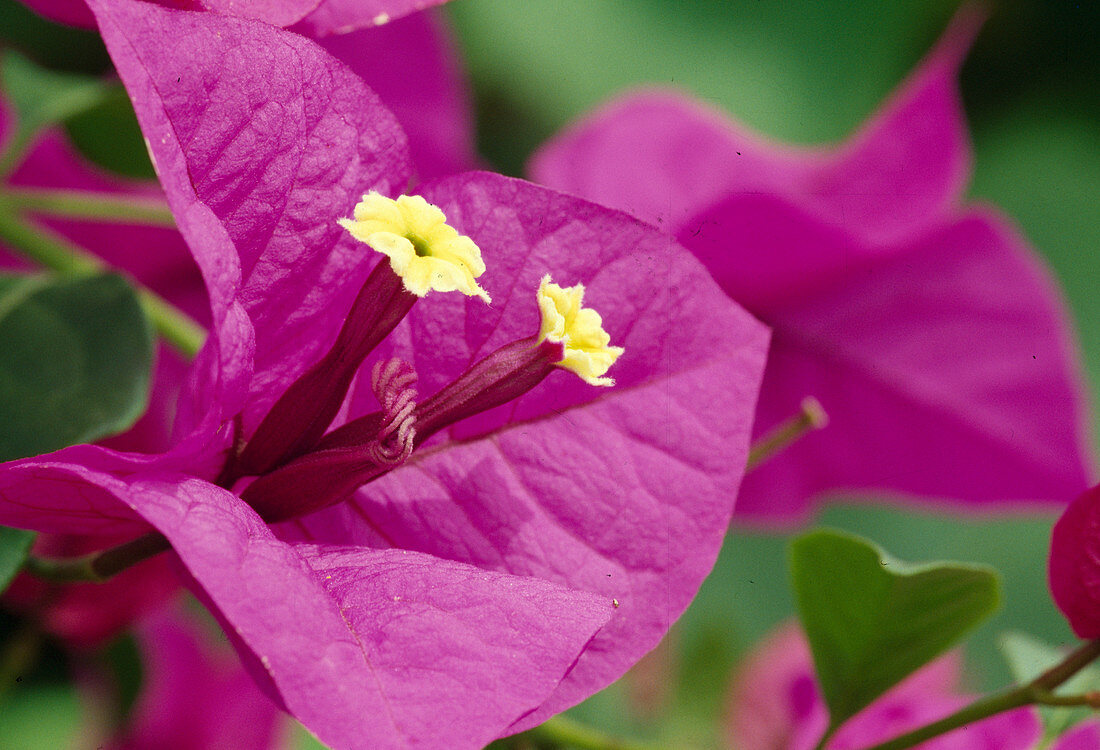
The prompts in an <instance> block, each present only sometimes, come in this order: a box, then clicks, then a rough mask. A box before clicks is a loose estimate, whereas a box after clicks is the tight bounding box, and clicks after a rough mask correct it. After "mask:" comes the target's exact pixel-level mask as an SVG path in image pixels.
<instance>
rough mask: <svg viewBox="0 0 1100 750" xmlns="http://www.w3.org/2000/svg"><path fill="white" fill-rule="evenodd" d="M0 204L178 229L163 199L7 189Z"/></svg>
mask: <svg viewBox="0 0 1100 750" xmlns="http://www.w3.org/2000/svg"><path fill="white" fill-rule="evenodd" d="M0 202H2V203H3V204H6V205H5V207H8V208H13V209H15V210H16V211H33V212H35V213H41V214H50V215H52V216H66V217H70V218H74V219H84V220H86V221H103V222H111V223H116V224H123V223H124V224H144V225H150V226H158V227H171V228H174V227H175V226H176V222H175V219H174V218H173V217H172V212H171V211H170V210H168V206H167V205H166V204H165V203H164V201H162V200H157V199H155V198H141V197H137V196H120V195H107V194H105V193H96V192H90V191H85V190H42V189H33V188H11V187H9V188H4V189H3V190H2V191H0Z"/></svg>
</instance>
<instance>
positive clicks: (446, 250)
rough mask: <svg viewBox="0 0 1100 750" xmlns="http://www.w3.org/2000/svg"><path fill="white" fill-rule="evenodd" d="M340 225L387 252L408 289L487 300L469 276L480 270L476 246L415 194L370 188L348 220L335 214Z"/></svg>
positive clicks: (481, 272) (483, 268)
mask: <svg viewBox="0 0 1100 750" xmlns="http://www.w3.org/2000/svg"><path fill="white" fill-rule="evenodd" d="M340 226H342V227H343V228H344V229H346V230H348V231H349V232H351V235H352V237H354V238H355V239H357V240H359V241H360V242H365V243H367V244H368V245H370V246H371V247H372V248H374V249H375V250H377V251H378V252H380V253H382V254H384V255H386V256H388V257H389V259H390V268H392V269H393V272H394V273H396V274H397V275H398V276H400V277H401V279H402V281H403V282H404V284H405V289H407V290H408V291H409V292H411V293H412V294H415V295H416V296H418V297H423V296H424V295H425V294H427V293H428V292H430V291H433V290H434V291H437V292H453V291H456V290H457V291H460V292H462V293H463V294H465V295H467V296H470V297H481V298H482V299H483V300H485V301H486V302H489V294H488V292H486V291H485V290H484V289H482V288H481V287H480V286H478V284H477V282H476V281H474V279H476V278H477V277H479V276H481V274H483V273H485V263H484V262H483V261H482V260H481V249H480V248H478V246H477V245H475V244H474V241H473V240H471V239H470V238H469V237H467V236H465V235H462V234H459V233H458V230H456V229H455V228H454V227H452V226H450V225H449V224H447V217H446V216H444V215H443V212H442V211H440V210H439V208H438V207H436V206H433V205H432V204H431V203H428V202H427V201H426V200H424V199H423V198H421V197H420V196H419V195H402V196H400V197H399V198H398V199H397V200H393V199H391V198H387V197H386V196H384V195H380V194H379V193H376V192H374V191H371V192H369V193H367V194H366V195H364V196H363V200H361V201H359V203H358V204H357V205H356V206H355V218H354V220H352V219H340Z"/></svg>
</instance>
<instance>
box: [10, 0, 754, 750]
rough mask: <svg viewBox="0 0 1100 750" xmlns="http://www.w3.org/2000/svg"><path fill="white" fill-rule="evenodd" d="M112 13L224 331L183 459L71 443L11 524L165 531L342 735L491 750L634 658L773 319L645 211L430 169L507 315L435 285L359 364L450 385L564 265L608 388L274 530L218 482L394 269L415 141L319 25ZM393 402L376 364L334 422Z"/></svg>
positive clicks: (711, 517) (186, 407)
mask: <svg viewBox="0 0 1100 750" xmlns="http://www.w3.org/2000/svg"><path fill="white" fill-rule="evenodd" d="M93 7H94V8H95V10H96V13H97V15H98V18H99V25H100V29H101V31H102V33H103V35H104V38H105V40H106V42H107V45H108V49H109V51H110V52H111V55H112V57H113V59H114V61H115V64H116V66H117V68H118V70H119V73H120V75H121V77H122V79H123V82H124V83H125V84H126V86H127V89H128V91H129V92H130V95H131V98H132V99H133V101H134V105H135V110H136V112H137V114H138V119H139V122H140V123H141V126H142V129H143V131H144V133H145V136H146V138H147V140H148V142H149V144H150V149H151V153H152V155H153V159H154V162H155V164H156V167H157V169H158V174H159V175H160V179H161V182H162V185H163V187H164V189H165V193H166V196H167V199H168V203H169V205H170V207H171V208H172V211H173V213H174V215H175V217H176V220H177V224H178V226H179V229H180V231H181V233H182V234H183V236H184V238H185V239H186V240H187V242H188V244H189V246H190V247H191V250H192V252H193V253H194V255H195V258H196V261H197V262H198V265H199V267H200V268H201V270H202V273H203V277H204V279H205V282H206V285H207V288H208V291H209V298H210V318H211V320H212V330H211V334H210V337H209V339H208V342H207V344H206V346H205V347H204V349H203V351H202V352H201V353H200V354H199V356H198V358H197V359H196V361H195V363H194V365H193V368H192V371H191V375H190V379H189V387H188V390H187V393H186V395H185V398H184V399H183V400H182V402H181V407H180V418H179V420H178V422H177V425H176V441H175V443H174V445H173V446H172V447H171V449H170V450H168V451H167V452H165V453H161V454H152V455H141V454H134V453H119V452H114V451H111V450H108V449H104V448H100V447H95V446H77V447H74V448H70V449H67V450H64V451H59V452H57V453H55V454H52V455H49V456H43V457H39V458H36V459H29V460H25V461H20V462H13V463H10V464H7V465H5V466H4V467H2V469H0V523H7V524H11V525H16V526H24V527H29V528H37V529H47V530H53V531H74V532H83V533H88V532H92V531H95V532H100V533H114V534H132V535H136V534H140V533H143V532H146V531H148V530H149V528H150V526H151V527H153V528H155V529H156V530H157V531H159V532H160V533H162V534H164V535H165V536H166V537H167V538H168V540H169V541H170V542H171V544H172V546H173V548H174V550H175V552H176V554H177V555H178V557H179V561H180V563H181V572H183V573H184V575H185V576H187V577H188V578H190V579H192V580H191V586H192V589H193V590H194V591H195V592H196V593H197V594H198V595H199V597H200V598H201V599H203V600H204V602H206V603H207V605H208V606H209V607H210V608H211V610H212V611H213V612H214V613H215V615H216V616H217V617H219V618H220V619H221V620H222V622H223V624H224V626H225V628H226V631H227V633H229V634H230V637H231V638H232V639H233V640H234V641H235V642H236V643H237V645H238V647H239V649H240V650H241V652H242V656H243V658H244V661H245V664H246V667H247V668H248V669H249V671H250V672H251V674H252V675H253V677H254V678H256V680H257V681H258V682H259V683H260V685H261V687H262V688H263V689H264V690H265V691H266V692H267V693H268V694H269V695H270V696H271V697H272V698H273V699H275V700H276V701H277V702H279V703H280V704H281V705H283V706H285V707H286V708H287V710H289V711H290V712H291V713H292V714H293V715H294V716H296V717H297V718H299V719H300V720H301V721H302V722H303V723H304V724H305V725H306V726H307V727H309V728H310V729H311V730H312V731H313V732H314V733H316V734H317V735H318V736H319V737H320V738H321V739H322V740H323V741H325V742H327V743H329V744H332V745H334V746H337V747H349V748H354V747H372V748H373V747H403V746H426V747H436V746H461V747H466V746H468V747H478V746H481V745H483V744H485V743H486V742H488V741H490V740H491V739H493V738H495V737H498V736H501V735H502V734H505V733H508V732H511V731H517V730H519V729H522V728H525V727H528V726H532V725H534V724H536V723H539V722H540V721H542V720H543V719H545V718H546V717H547V716H549V715H552V714H553V713H556V712H558V711H560V710H562V709H564V708H566V707H568V706H570V705H573V704H574V703H576V702H578V701H579V700H581V699H583V698H584V697H586V696H588V695H589V694H591V693H592V692H594V691H595V690H598V689H600V688H602V687H603V686H605V685H607V684H608V683H610V682H611V681H613V680H614V679H616V678H617V677H618V676H619V675H621V674H622V672H623V671H625V669H626V668H627V667H628V666H629V665H630V664H632V663H633V662H634V661H636V660H637V659H638V658H639V657H640V656H641V655H642V654H644V653H645V652H646V651H648V650H649V649H651V648H652V647H653V646H654V645H656V643H657V642H658V640H659V639H660V638H661V636H662V635H663V634H664V633H665V631H666V630H667V628H668V627H669V625H670V623H671V622H672V621H673V620H674V619H675V618H676V617H678V616H679V614H680V613H681V612H682V611H683V610H684V608H685V607H686V606H687V604H688V602H689V601H690V599H691V597H692V596H693V595H694V593H695V590H696V589H697V588H698V586H699V583H700V582H701V581H702V579H703V577H704V576H705V575H706V574H707V572H708V571H709V570H710V567H711V565H712V564H713V561H714V558H715V556H716V554H717V552H718V549H719V547H720V545H721V542H722V539H723V537H724V529H725V527H726V525H727V524H728V521H729V518H730V514H731V512H732V508H733V499H734V497H735V496H736V494H737V491H738V488H739V484H740V480H741V475H742V472H743V467H744V461H745V456H746V453H747V444H748V438H749V433H750V429H751V419H752V412H753V409H754V406H755V398H756V393H757V389H758V388H759V383H760V378H761V376H762V369H763V361H764V356H765V350H766V346H767V340H768V336H767V332H766V330H765V329H764V327H763V326H762V325H760V324H759V323H758V322H757V321H755V320H754V319H753V318H752V317H751V316H750V315H749V314H748V313H746V312H745V311H744V310H742V309H741V308H740V307H738V306H737V305H736V304H735V303H733V302H732V301H730V300H729V298H728V297H727V296H726V295H725V294H724V293H723V292H722V291H721V290H720V289H719V288H718V287H717V286H716V285H715V284H714V283H713V281H712V280H711V279H710V278H709V276H708V275H707V273H706V271H705V269H703V267H702V266H701V265H700V264H699V263H698V261H696V260H695V259H694V258H692V257H691V255H690V254H689V253H687V252H686V251H684V250H683V249H682V248H680V247H679V246H678V245H676V244H675V243H673V242H669V240H668V238H667V237H665V236H664V235H662V234H661V233H660V232H658V231H657V230H655V229H653V228H651V227H649V226H647V225H645V224H643V223H641V222H639V221H638V220H636V219H634V218H632V217H630V216H628V215H626V214H623V213H620V212H617V211H613V210H609V209H606V208H603V207H600V206H596V205H594V204H591V203H587V202H585V201H582V200H579V199H577V198H573V197H570V196H567V195H563V194H560V193H556V192H554V191H551V190H547V189H545V188H541V187H538V186H535V185H532V184H530V183H525V182H522V181H520V180H513V179H508V178H504V177H501V176H499V175H494V174H489V173H470V174H461V175H455V176H451V177H446V178H443V179H440V180H436V181H433V182H430V183H427V184H425V185H423V186H421V188H420V189H419V191H418V192H420V193H421V194H422V195H423V196H424V197H425V198H426V199H427V200H428V201H430V202H432V203H434V204H435V205H437V206H438V207H440V208H441V209H442V211H443V212H444V213H445V214H446V216H447V218H448V222H449V223H451V224H452V225H453V226H454V227H455V228H456V229H457V230H458V231H459V232H461V233H463V234H466V235H469V236H470V237H471V238H472V239H473V241H475V242H476V243H477V245H478V246H479V247H480V248H481V253H482V257H483V259H484V262H485V265H486V266H487V269H488V270H487V271H486V273H485V274H484V275H483V276H482V277H481V278H480V279H479V283H483V285H484V287H485V289H486V290H487V291H488V293H489V294H490V295H491V297H492V299H493V304H492V305H491V306H489V305H486V304H485V302H484V301H483V300H480V299H476V300H472V301H471V300H467V299H466V298H465V297H462V296H461V295H456V294H446V293H434V292H433V293H432V294H430V295H429V296H428V297H426V298H424V299H422V300H419V301H418V302H417V303H416V305H415V307H414V308H412V309H411V312H409V314H408V316H407V317H406V318H405V319H404V321H403V322H402V323H400V324H399V325H398V326H397V328H396V329H395V330H394V331H393V333H392V334H391V335H390V336H389V337H388V338H387V339H386V340H385V341H383V342H382V343H381V344H380V345H379V346H378V347H377V349H376V351H375V352H374V353H373V354H372V355H371V357H370V359H368V361H367V366H368V368H369V367H370V366H371V365H373V364H374V362H376V361H382V360H384V361H389V360H390V359H392V358H396V359H399V360H402V361H403V362H405V363H407V365H408V366H409V367H411V368H412V370H413V371H414V372H415V374H416V376H417V378H418V382H417V390H418V392H419V393H421V394H423V395H424V396H426V397H429V398H430V397H431V396H432V394H435V393H437V392H439V391H440V389H441V388H443V387H444V386H446V385H447V384H448V383H451V382H452V381H454V380H455V379H456V378H458V377H459V376H460V375H461V374H462V373H463V372H464V371H466V370H467V368H468V367H469V366H470V365H471V364H472V363H475V362H478V361H479V360H481V359H483V358H485V357H486V356H487V355H490V354H491V353H492V352H494V351H497V350H499V349H501V347H503V346H505V345H507V344H510V343H512V342H515V341H518V340H521V339H526V338H528V337H530V336H533V335H535V334H537V333H538V331H539V317H538V309H537V305H536V303H535V291H536V289H537V288H538V286H539V282H540V280H541V279H542V278H543V276H544V275H546V274H547V273H549V274H551V275H552V276H553V278H554V279H555V280H556V281H559V282H560V283H563V284H568V285H573V284H577V283H582V284H584V286H585V288H586V292H585V301H586V304H588V305H591V306H592V307H593V308H595V309H597V310H599V312H600V313H601V315H602V316H603V322H604V328H605V330H606V331H607V332H608V333H609V334H610V336H611V340H612V341H613V342H614V343H615V344H616V345H617V346H622V347H625V350H626V353H625V354H623V355H622V356H621V357H620V358H619V361H618V362H616V364H615V369H614V371H613V375H614V376H615V379H616V381H617V386H616V387H615V388H611V389H597V388H594V387H593V386H590V385H588V384H586V383H584V382H583V381H581V380H580V379H579V378H577V377H576V376H574V375H573V374H572V373H569V372H566V371H564V370H561V369H560V368H554V370H553V371H552V372H549V373H545V372H543V373H542V374H543V375H544V379H542V380H540V381H538V382H537V384H534V381H533V382H532V384H531V385H532V387H531V388H530V390H528V391H526V392H525V393H523V394H522V395H520V396H519V397H518V398H514V399H513V400H511V401H509V402H508V403H506V404H503V405H501V406H498V407H496V408H492V409H489V410H488V411H483V412H481V413H479V414H477V415H475V416H473V417H471V418H469V419H466V420H464V421H461V422H458V423H455V424H453V425H448V426H445V427H443V428H442V429H441V430H440V431H439V432H438V433H437V434H436V435H435V436H434V437H432V438H431V439H430V440H428V442H426V443H425V444H424V445H422V446H420V447H419V448H417V450H416V451H415V452H414V453H413V454H412V456H411V457H410V458H408V459H407V461H405V462H404V463H403V464H401V465H398V466H396V467H395V468H393V469H392V470H391V471H389V472H388V473H386V474H385V475H384V476H381V477H380V478H378V479H375V480H374V481H372V482H371V483H370V484H368V485H366V487H364V488H363V489H361V490H359V491H358V492H357V493H356V494H355V495H354V497H352V498H349V499H348V500H347V501H345V502H343V503H340V504H338V505H335V506H333V507H331V508H329V509H328V510H325V511H322V512H320V513H316V514H313V515H311V516H306V517H303V518H298V519H296V520H293V521H289V522H287V523H284V524H278V525H275V526H269V525H267V524H265V523H264V522H263V520H262V519H261V518H260V516H259V515H258V514H257V513H256V512H255V510H254V509H253V508H251V507H250V506H249V505H248V504H247V503H246V502H243V501H242V500H241V498H240V496H239V495H238V494H236V492H234V491H230V490H229V489H226V488H225V487H222V486H218V484H217V483H216V481H215V480H217V478H218V477H219V476H220V475H222V472H223V469H224V467H225V465H226V461H227V456H228V455H229V454H230V453H231V452H235V446H236V445H238V444H239V443H240V442H242V441H243V442H247V441H248V439H249V438H250V437H251V435H252V434H253V432H254V431H255V430H256V429H257V427H258V426H259V425H260V424H261V423H262V421H263V418H264V416H265V414H266V413H267V411H268V409H270V408H271V406H272V404H273V403H275V402H276V400H277V399H278V398H279V397H280V395H281V394H282V393H283V392H285V391H286V390H287V388H288V387H289V386H290V385H291V384H292V383H294V382H296V381H297V379H298V378H299V377H300V376H301V375H302V374H303V373H304V372H306V371H307V370H308V369H309V368H310V367H311V366H312V364H313V363H314V362H316V361H318V360H320V359H321V358H322V356H324V355H325V353H326V352H327V351H329V349H330V347H331V346H332V344H333V341H334V340H336V336H337V331H338V330H339V329H340V327H341V326H342V324H343V322H344V319H345V317H346V315H347V313H348V310H349V308H350V307H351V305H352V300H353V298H354V297H355V296H356V295H357V293H358V290H359V289H360V288H361V287H362V285H363V281H364V279H366V278H367V276H368V274H369V273H370V272H371V269H372V267H373V266H375V265H376V264H377V262H378V261H377V260H376V257H377V256H376V254H374V253H373V251H371V250H370V249H369V248H367V247H366V246H365V245H363V244H361V243H358V242H356V241H355V240H353V239H352V238H351V237H350V236H349V235H348V234H347V233H346V232H344V231H343V230H342V229H341V228H340V227H339V226H338V225H337V223H336V220H337V219H339V218H341V217H346V216H350V215H351V211H352V208H353V206H354V205H355V203H356V202H357V201H358V199H359V198H360V196H361V195H363V194H364V193H367V192H368V191H376V192H378V193H381V194H383V195H389V196H394V195H397V193H398V192H399V191H401V190H403V189H405V186H406V185H407V184H408V181H409V176H410V174H411V166H410V160H409V155H408V150H407V146H406V139H405V136H404V135H403V133H402V131H401V129H400V127H399V126H398V125H397V122H396V120H395V119H394V117H393V116H392V115H391V114H390V113H389V112H388V111H387V110H386V109H385V108H384V107H383V106H382V105H381V104H380V103H379V101H378V99H377V97H375V95H374V94H373V93H372V92H371V91H370V90H369V89H368V88H367V87H366V86H365V85H364V84H363V82H362V81H361V80H360V79H359V78H358V77H356V76H355V75H354V74H353V73H351V72H350V71H349V70H348V69H347V68H345V67H344V66H343V65H341V64H340V63H338V62H337V61H336V60H335V59H333V58H332V57H331V56H329V55H328V54H327V53H326V52H325V51H324V50H322V49H321V48H320V47H318V46H317V45H315V44H314V43H313V42H311V41H309V40H307V39H305V38H303V37H301V36H298V35H295V34H292V33H289V32H285V31H282V30H279V29H276V28H273V27H271V26H268V25H265V24H262V23H257V22H252V21H247V20H242V19H233V18H226V17H223V16H218V15H216V14H210V13H190V12H183V11H173V10H166V9H162V8H159V7H157V6H154V5H150V4H146V3H140V2H135V1H134V0H95V1H94V2H93ZM165 39H172V40H173V44H172V45H166V44H164V40H165ZM258 61H262V64H261V63H260V62H258ZM372 256H373V257H372ZM382 262H386V261H385V260H383V261H382ZM368 371H369V369H368ZM486 405H488V404H486ZM376 411H378V404H377V402H376V400H375V398H374V395H373V393H372V391H371V388H370V387H369V386H368V385H367V383H365V382H364V380H363V379H362V378H360V380H359V382H358V385H353V388H352V391H351V393H350V394H349V398H348V400H347V403H346V404H345V409H344V413H342V414H340V415H339V416H338V417H337V420H336V422H335V423H334V426H336V425H339V424H341V423H343V422H345V421H348V420H354V419H356V418H358V417H361V416H363V415H366V414H370V413H372V412H376ZM442 425H443V423H440V426H442ZM322 443H323V441H322ZM246 482H247V480H243V481H242V482H241V483H239V484H233V485H232V486H233V487H234V489H235V490H236V491H237V492H239V491H242V490H243V486H240V485H243V484H245V483H246ZM303 507H307V506H303Z"/></svg>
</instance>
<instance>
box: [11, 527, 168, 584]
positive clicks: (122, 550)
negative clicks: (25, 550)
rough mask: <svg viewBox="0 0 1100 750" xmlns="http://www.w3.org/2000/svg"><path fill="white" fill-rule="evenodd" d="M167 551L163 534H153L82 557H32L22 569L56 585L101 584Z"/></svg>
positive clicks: (166, 541)
mask: <svg viewBox="0 0 1100 750" xmlns="http://www.w3.org/2000/svg"><path fill="white" fill-rule="evenodd" d="M169 548H170V545H169V544H168V540H167V539H165V538H164V536H163V535H162V534H158V533H156V532H153V533H149V534H146V535H145V536H140V537H138V538H137V539H134V540H132V541H129V542H126V543H125V544H120V545H118V546H117V547H112V548H110V549H108V550H103V551H101V552H93V553H92V554H90V555H83V556H81V557H69V558H52V557H35V556H34V555H31V556H30V557H28V558H27V559H26V561H25V562H24V563H23V567H24V569H26V571H27V572H28V573H30V574H31V575H35V576H38V577H39V578H44V579H46V580H49V581H54V582H55V583H76V582H80V581H90V582H94V583H102V582H103V581H106V580H107V579H108V578H110V577H112V576H114V575H115V574H117V573H121V572H122V571H123V570H126V568H129V567H130V566H131V565H136V564H137V563H139V562H141V561H142V560H147V559H148V558H150V557H152V556H153V555H157V554H160V553H161V552H165V551H167V550H168V549H169Z"/></svg>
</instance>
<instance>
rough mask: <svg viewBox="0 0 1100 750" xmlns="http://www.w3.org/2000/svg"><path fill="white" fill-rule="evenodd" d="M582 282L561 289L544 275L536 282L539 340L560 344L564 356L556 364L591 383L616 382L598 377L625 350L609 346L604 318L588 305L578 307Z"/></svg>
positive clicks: (605, 383)
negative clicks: (540, 322) (537, 289)
mask: <svg viewBox="0 0 1100 750" xmlns="http://www.w3.org/2000/svg"><path fill="white" fill-rule="evenodd" d="M583 300H584V285H583V284H577V285H576V286H571V287H568V288H566V289H562V288H561V287H560V286H558V285H557V284H554V283H551V281H550V276H549V275H547V276H543V277H542V283H541V284H539V291H538V301H539V312H540V313H541V314H542V325H541V326H540V327H539V343H542V342H543V341H546V340H547V339H549V340H550V341H554V342H557V343H560V344H562V346H563V347H564V355H565V356H564V357H563V358H562V360H561V362H558V363H557V364H558V367H564V368H565V369H567V370H571V371H573V372H575V373H576V374H577V375H579V376H580V377H581V379H583V380H584V381H585V382H586V383H591V384H592V385H615V381H614V380H613V379H612V378H605V377H601V376H602V375H603V374H604V373H605V372H607V371H608V369H610V367H611V365H613V364H615V360H616V359H618V358H619V355H621V354H622V353H623V351H625V350H624V349H623V348H622V347H621V346H608V344H610V343H611V336H610V335H608V333H607V332H606V331H605V330H604V329H603V319H602V318H601V317H600V314H599V313H598V312H596V311H595V310H593V309H592V308H590V307H581V303H582V301H583Z"/></svg>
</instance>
